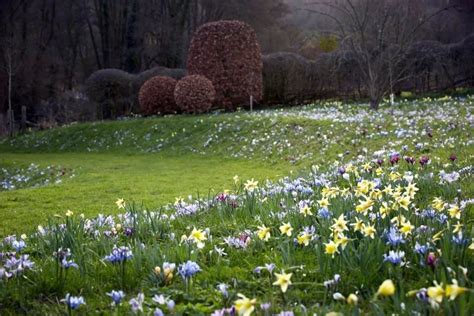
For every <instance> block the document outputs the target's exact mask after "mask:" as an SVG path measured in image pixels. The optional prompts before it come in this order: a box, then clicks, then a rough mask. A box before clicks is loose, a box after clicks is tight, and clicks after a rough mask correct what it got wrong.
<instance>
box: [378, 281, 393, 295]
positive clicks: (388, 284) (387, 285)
mask: <svg viewBox="0 0 474 316" xmlns="http://www.w3.org/2000/svg"><path fill="white" fill-rule="evenodd" d="M393 294H395V284H393V281H392V280H390V279H387V280H385V281H383V282H382V284H380V286H379V289H378V291H377V294H376V295H377V296H392V295H393Z"/></svg>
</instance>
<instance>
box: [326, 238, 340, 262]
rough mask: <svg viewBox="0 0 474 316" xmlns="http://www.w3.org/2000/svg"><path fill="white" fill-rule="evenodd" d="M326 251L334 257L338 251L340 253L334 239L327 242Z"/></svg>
mask: <svg viewBox="0 0 474 316" xmlns="http://www.w3.org/2000/svg"><path fill="white" fill-rule="evenodd" d="M324 245H325V253H326V254H328V255H331V256H332V257H333V258H334V255H335V254H336V253H339V251H338V250H337V246H338V245H337V244H336V243H335V242H334V241H332V240H331V241H329V242H328V243H325V244H324Z"/></svg>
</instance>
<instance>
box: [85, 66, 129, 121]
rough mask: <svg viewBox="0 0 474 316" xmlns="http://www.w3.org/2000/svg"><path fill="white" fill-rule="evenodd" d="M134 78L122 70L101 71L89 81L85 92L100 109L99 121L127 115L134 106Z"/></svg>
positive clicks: (94, 74)
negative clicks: (132, 92)
mask: <svg viewBox="0 0 474 316" xmlns="http://www.w3.org/2000/svg"><path fill="white" fill-rule="evenodd" d="M133 78H134V76H133V75H130V74H129V73H127V72H125V71H122V70H120V69H112V68H111V69H101V70H98V71H96V72H94V73H93V74H92V75H91V76H90V77H89V78H88V79H87V80H86V85H85V92H86V95H87V96H88V98H89V100H91V101H93V102H94V103H96V105H97V106H98V107H99V110H98V115H99V119H102V118H115V117H116V116H118V115H125V114H127V113H128V112H129V111H130V108H131V105H132V99H131V86H132V81H133Z"/></svg>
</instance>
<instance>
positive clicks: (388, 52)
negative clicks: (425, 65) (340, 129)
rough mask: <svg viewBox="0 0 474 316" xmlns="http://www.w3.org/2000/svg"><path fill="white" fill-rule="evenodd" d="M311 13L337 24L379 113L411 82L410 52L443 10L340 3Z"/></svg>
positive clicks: (373, 1) (400, 1) (390, 1)
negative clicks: (386, 101) (390, 94)
mask: <svg viewBox="0 0 474 316" xmlns="http://www.w3.org/2000/svg"><path fill="white" fill-rule="evenodd" d="M313 4H317V5H318V7H317V8H315V9H312V8H308V9H307V10H308V11H310V12H313V13H316V14H319V15H322V16H325V17H329V18H330V19H331V20H332V21H333V23H334V33H335V34H336V35H337V36H338V37H339V40H340V43H341V47H342V49H345V50H349V51H350V52H351V53H352V54H353V55H354V57H355V60H356V61H357V65H358V70H359V72H360V77H361V80H362V83H363V84H364V85H365V88H366V89H367V93H368V95H369V97H370V106H371V108H372V109H374V110H377V109H378V108H379V104H380V102H381V100H382V98H383V97H384V96H385V95H386V94H387V93H388V92H391V90H392V89H393V86H394V85H396V84H397V83H400V82H402V81H404V80H406V79H407V77H408V76H409V71H410V68H411V66H412V63H411V62H409V61H408V59H407V58H406V57H407V53H408V51H409V50H410V47H411V46H412V45H413V43H414V42H415V41H416V40H417V36H418V34H419V32H420V30H421V27H422V26H423V25H424V24H425V23H426V22H427V21H429V20H430V19H431V18H432V17H433V16H435V15H437V14H438V13H439V12H441V11H443V10H444V9H441V10H439V11H436V12H432V11H431V12H427V10H425V9H426V8H424V7H421V6H420V5H418V4H417V2H414V1H412V0H339V1H331V2H318V3H313Z"/></svg>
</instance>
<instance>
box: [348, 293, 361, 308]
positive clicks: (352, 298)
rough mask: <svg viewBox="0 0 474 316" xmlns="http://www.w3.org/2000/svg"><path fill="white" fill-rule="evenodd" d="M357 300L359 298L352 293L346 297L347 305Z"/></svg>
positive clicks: (355, 303) (353, 303)
mask: <svg viewBox="0 0 474 316" xmlns="http://www.w3.org/2000/svg"><path fill="white" fill-rule="evenodd" d="M358 302H359V298H358V297H357V295H355V294H354V293H351V294H349V296H348V297H347V304H349V305H357V303H358Z"/></svg>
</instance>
